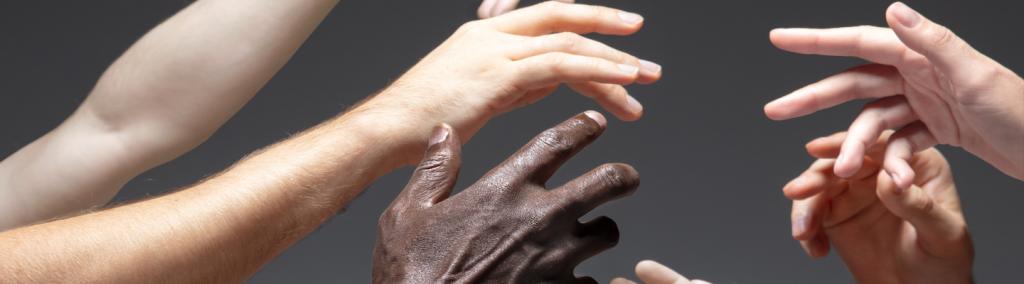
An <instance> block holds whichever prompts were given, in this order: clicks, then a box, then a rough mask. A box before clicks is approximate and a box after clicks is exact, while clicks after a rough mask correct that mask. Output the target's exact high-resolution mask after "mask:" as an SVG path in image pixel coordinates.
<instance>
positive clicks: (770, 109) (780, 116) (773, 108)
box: [764, 100, 787, 121]
mask: <svg viewBox="0 0 1024 284" xmlns="http://www.w3.org/2000/svg"><path fill="white" fill-rule="evenodd" d="M777 102H778V100H775V101H772V102H770V103H767V104H765V105H764V115H765V116H767V117H768V119H771V120H774V121H782V120H786V119H787V117H786V115H785V113H784V112H783V111H782V109H781V108H780V107H779V104H778V103H777Z"/></svg>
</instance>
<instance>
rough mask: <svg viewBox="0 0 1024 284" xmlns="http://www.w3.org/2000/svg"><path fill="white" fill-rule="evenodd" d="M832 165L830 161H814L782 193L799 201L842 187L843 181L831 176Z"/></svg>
mask: <svg viewBox="0 0 1024 284" xmlns="http://www.w3.org/2000/svg"><path fill="white" fill-rule="evenodd" d="M834 164H835V161H834V160H831V159H819V160H817V161H814V163H812V164H811V166H810V167H808V168H807V170H805V171H804V172H803V173H801V174H800V176H797V177H796V178H795V179H793V180H792V181H790V182H789V183H787V184H786V185H785V186H783V187H782V192H783V193H784V194H785V195H786V197H787V198H789V199H793V200H800V199H805V198H808V197H811V196H813V195H816V194H819V193H822V192H825V191H826V190H828V189H839V188H841V187H843V186H844V184H843V180H842V179H841V178H839V177H836V176H835V175H833V174H832V167H833V166H834Z"/></svg>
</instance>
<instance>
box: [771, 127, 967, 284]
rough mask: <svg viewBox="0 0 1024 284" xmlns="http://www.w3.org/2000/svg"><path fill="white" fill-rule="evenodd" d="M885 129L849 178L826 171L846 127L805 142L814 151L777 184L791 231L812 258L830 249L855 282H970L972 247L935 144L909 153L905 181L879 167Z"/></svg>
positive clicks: (950, 179)
mask: <svg viewBox="0 0 1024 284" xmlns="http://www.w3.org/2000/svg"><path fill="white" fill-rule="evenodd" d="M889 135H890V133H888V132H887V133H883V135H882V137H881V138H879V140H878V141H875V143H874V146H873V147H871V148H868V149H866V156H865V157H864V160H863V161H862V164H863V166H862V167H861V168H860V169H859V170H858V171H857V172H856V173H854V175H852V176H850V177H849V178H841V177H838V176H836V175H835V174H834V173H833V172H832V167H833V166H834V164H835V158H836V157H837V156H838V155H839V152H840V149H841V145H842V144H843V143H844V141H846V140H847V139H848V135H847V134H846V133H837V134H835V135H832V136H829V137H824V138H819V139H817V140H814V141H812V142H810V143H809V144H807V150H808V152H809V153H810V154H811V155H812V156H814V157H817V158H819V160H817V161H816V162H814V164H813V165H811V167H810V168H809V169H808V170H807V171H806V172H804V173H803V174H801V175H800V176H799V177H797V178H796V179H794V180H793V181H791V182H790V183H789V184H787V185H786V186H785V188H784V189H783V191H784V192H785V194H786V196H787V197H788V198H790V199H792V200H793V213H792V221H793V237H794V238H795V239H797V240H799V241H800V244H801V246H802V247H803V248H804V250H805V251H806V252H807V253H808V254H809V255H810V256H812V257H822V256H825V255H826V254H828V251H829V246H830V245H831V246H832V247H834V248H835V250H836V251H837V252H838V253H839V255H840V257H842V259H843V261H844V262H845V263H846V266H847V268H848V269H849V270H850V272H851V273H852V274H853V276H854V278H856V280H857V281H858V282H860V283H970V282H971V267H972V262H973V247H972V244H971V238H970V234H969V233H968V231H967V223H966V221H965V219H964V215H963V211H962V209H961V207H960V198H959V196H958V195H957V192H956V186H955V185H954V184H953V174H952V172H951V171H950V168H949V164H948V163H947V162H946V159H945V158H944V157H943V156H942V154H941V153H939V151H938V150H936V149H935V148H928V149H925V150H923V151H920V152H918V153H916V154H914V155H913V156H911V158H910V160H909V163H910V166H911V168H912V169H913V170H914V171H915V172H917V173H918V174H917V175H916V176H915V179H914V180H913V183H912V185H911V186H910V187H908V188H906V189H902V188H900V187H898V186H896V184H895V181H893V180H892V178H890V177H889V175H886V174H881V165H880V162H879V161H881V159H882V158H883V155H884V154H883V153H884V151H885V145H886V144H887V142H890V141H891V139H892V138H890V137H889Z"/></svg>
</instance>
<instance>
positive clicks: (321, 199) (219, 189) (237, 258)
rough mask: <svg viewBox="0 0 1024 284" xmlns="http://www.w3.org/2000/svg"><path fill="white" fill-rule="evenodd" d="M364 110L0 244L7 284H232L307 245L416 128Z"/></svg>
mask: <svg viewBox="0 0 1024 284" xmlns="http://www.w3.org/2000/svg"><path fill="white" fill-rule="evenodd" d="M402 120H403V119H401V118H400V117H396V116H383V113H375V112H372V111H364V110H362V109H360V110H356V111H353V112H352V113H350V114H348V115H345V116H342V117H340V118H337V119H334V120H332V121H329V122H327V123H324V124H323V125H321V126H319V127H317V128H315V129H313V130H310V131H307V132H304V133H302V134H300V135H298V136H296V137H294V138H292V139H289V140H286V141H284V142H281V143H278V144H277V145H274V146H272V147H269V148H267V149H266V150H265V151H262V152H260V153H257V154H254V155H252V156H251V157H249V158H247V159H245V160H244V161H242V162H240V163H238V164H237V165H235V166H234V167H232V168H231V169H229V170H227V171H225V172H224V173H222V174H220V175H217V176H216V177H213V178H211V179H209V180H207V181H204V182H202V183H200V184H198V185H196V186H194V187H192V188H189V189H186V190H182V191H180V192H177V193H174V194H170V195H167V196H163V197H159V198H155V199H152V200H148V201H143V202H139V203H135V204H131V205H126V206H122V207H118V208H115V209H111V210H107V211H102V212H97V213H92V214H88V215H83V216H78V217H74V218H69V219H65V220H60V221H55V222H51V223H46V224H41V225H36V226H30V227H24V228H20V229H16V230H11V231H8V232H5V233H2V234H0V275H5V277H13V278H9V279H8V280H11V281H12V282H61V281H69V280H74V281H76V282H147V281H153V280H159V281H161V282H215V283H217V282H234V281H240V280H244V279H245V278H247V277H248V276H249V275H251V274H252V273H253V272H254V271H256V270H257V269H259V267H261V266H262V265H263V264H264V263H266V262H267V261H268V260H269V259H271V258H272V257H273V256H275V255H277V254H278V253H280V252H281V251H282V250H284V249H285V248H287V247H288V246H289V245H291V244H292V243H294V242H295V241H297V240H299V239H301V238H302V237H304V236H306V235H307V234H309V233H310V232H312V231H313V230H315V228H317V226H319V225H320V223H321V222H322V221H323V220H325V219H327V218H329V217H330V216H332V215H333V214H335V213H336V212H338V210H339V209H341V208H343V207H344V206H346V205H347V204H348V203H349V202H350V201H351V200H352V199H353V198H355V196H357V195H358V194H359V193H360V192H361V191H362V190H363V189H364V188H365V187H366V186H367V185H368V184H369V183H370V182H372V181H373V180H374V179H376V178H377V177H379V176H381V175H383V174H385V173H387V172H389V171H390V170H392V169H393V168H395V167H398V166H400V165H401V164H402V163H401V162H397V161H395V160H394V159H392V158H393V155H395V154H396V153H400V152H401V151H403V149H399V146H398V145H400V144H404V143H393V142H396V141H407V139H409V137H408V136H405V133H408V132H409V131H406V129H410V128H409V127H419V125H413V123H405V122H403V121H402Z"/></svg>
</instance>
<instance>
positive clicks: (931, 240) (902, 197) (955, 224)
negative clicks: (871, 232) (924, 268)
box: [877, 172, 967, 253]
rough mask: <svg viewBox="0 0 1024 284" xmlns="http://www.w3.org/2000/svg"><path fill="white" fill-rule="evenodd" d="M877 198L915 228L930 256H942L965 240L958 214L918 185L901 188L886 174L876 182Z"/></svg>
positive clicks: (963, 227) (919, 239) (964, 231)
mask: <svg viewBox="0 0 1024 284" xmlns="http://www.w3.org/2000/svg"><path fill="white" fill-rule="evenodd" d="M877 182H878V183H877V194H878V199H879V200H881V201H882V204H884V205H885V207H886V208H888V209H889V211H891V212H892V213H893V215H896V216H897V217H900V218H901V219H903V220H906V221H907V222H910V224H911V225H912V226H913V227H914V229H915V231H916V232H917V238H918V242H920V244H921V246H922V248H924V249H925V250H927V251H928V252H931V253H940V252H943V251H946V250H948V249H949V248H950V247H952V246H951V245H952V244H956V243H958V242H960V241H961V240H962V239H963V238H964V237H966V231H967V230H966V227H965V226H964V223H963V222H962V221H961V220H960V219H958V218H957V217H956V215H955V214H953V213H952V212H950V211H948V210H946V209H945V208H944V207H942V206H941V205H940V204H937V203H936V202H935V201H934V200H933V199H932V197H931V195H929V194H928V192H925V191H924V189H922V188H921V187H918V186H917V185H912V186H910V187H909V188H906V189H901V188H900V187H899V186H897V185H896V183H895V182H894V181H893V179H892V177H890V176H889V175H888V174H886V173H884V172H883V173H880V174H879V175H878V180H877Z"/></svg>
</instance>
